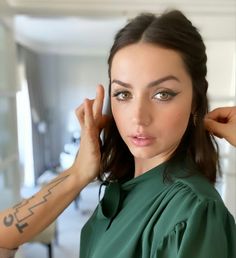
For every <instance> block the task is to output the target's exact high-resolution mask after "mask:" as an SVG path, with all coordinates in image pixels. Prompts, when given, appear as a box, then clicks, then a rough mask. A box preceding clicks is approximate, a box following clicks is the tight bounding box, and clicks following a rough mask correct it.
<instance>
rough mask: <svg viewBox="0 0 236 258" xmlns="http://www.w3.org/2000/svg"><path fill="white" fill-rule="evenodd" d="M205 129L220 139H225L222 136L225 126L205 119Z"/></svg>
mask: <svg viewBox="0 0 236 258" xmlns="http://www.w3.org/2000/svg"><path fill="white" fill-rule="evenodd" d="M204 123H205V128H206V129H207V130H208V131H209V132H211V133H213V134H214V135H215V136H217V137H219V138H223V136H222V134H223V132H224V130H225V124H222V123H219V122H217V121H215V120H212V119H209V118H205V119H204Z"/></svg>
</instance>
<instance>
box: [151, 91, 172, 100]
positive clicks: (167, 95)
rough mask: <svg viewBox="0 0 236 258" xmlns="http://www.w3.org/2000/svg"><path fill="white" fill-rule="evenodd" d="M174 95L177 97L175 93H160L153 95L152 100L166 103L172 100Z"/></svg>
mask: <svg viewBox="0 0 236 258" xmlns="http://www.w3.org/2000/svg"><path fill="white" fill-rule="evenodd" d="M176 95H177V93H175V92H168V91H161V92H158V93H156V94H155V95H154V99H157V100H161V101H167V100H170V99H172V98H173V97H174V96H176Z"/></svg>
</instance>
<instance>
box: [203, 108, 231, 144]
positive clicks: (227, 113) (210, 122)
mask: <svg viewBox="0 0 236 258" xmlns="http://www.w3.org/2000/svg"><path fill="white" fill-rule="evenodd" d="M205 126H206V129H207V130H208V131H210V132H211V133H213V134H214V135H215V136H217V137H220V138H225V139H226V140H227V141H228V142H229V143H230V144H232V145H234V146H235V147H236V106H235V107H222V108H216V109H214V110H213V111H211V112H209V113H208V114H207V116H206V118H205Z"/></svg>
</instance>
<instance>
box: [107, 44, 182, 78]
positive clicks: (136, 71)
mask: <svg viewBox="0 0 236 258" xmlns="http://www.w3.org/2000/svg"><path fill="white" fill-rule="evenodd" d="M169 73H174V74H178V75H179V76H182V75H184V74H185V75H186V74H187V70H186V68H185V64H184V62H183V59H182V56H181V54H180V53H179V52H177V51H175V50H172V49H167V48H164V47H161V46H159V45H154V44H150V43H136V44H131V45H128V46H126V47H124V48H122V49H120V50H118V51H117V53H116V54H115V55H114V57H113V60H112V64H111V78H114V77H116V76H119V77H120V76H121V77H122V78H123V79H129V78H131V77H132V78H133V77H136V78H138V77H140V76H141V75H142V76H144V75H146V76H147V77H149V79H150V76H151V77H152V76H154V77H155V78H156V77H159V76H163V75H167V74H169Z"/></svg>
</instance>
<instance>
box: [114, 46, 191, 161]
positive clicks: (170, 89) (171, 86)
mask: <svg viewBox="0 0 236 258" xmlns="http://www.w3.org/2000/svg"><path fill="white" fill-rule="evenodd" d="M192 94H193V93H192V82H191V78H190V76H189V75H188V73H187V71H186V68H185V66H184V63H183V60H182V58H181V56H180V54H179V53H178V52H176V51H174V50H170V49H166V48H162V47H159V46H157V45H154V44H148V43H137V44H132V45H129V46H127V47H124V48H122V49H121V50H119V51H118V52H117V53H116V54H115V56H114V58H113V61H112V66H111V108H112V114H113V117H114V120H115V123H116V126H117V128H118V130H119V133H120V135H121V137H122V139H123V140H124V142H125V143H126V145H127V146H128V148H129V150H130V152H131V153H132V154H133V156H134V158H135V161H136V162H138V161H145V162H147V161H148V160H149V161H151V163H153V165H157V164H160V163H162V162H163V161H165V160H167V159H168V158H169V157H170V155H171V154H172V153H173V152H174V150H175V149H176V148H177V146H178V145H179V143H180V141H181V138H182V136H183V134H184V132H185V130H186V128H187V125H188V121H189V117H190V114H191V106H192Z"/></svg>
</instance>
